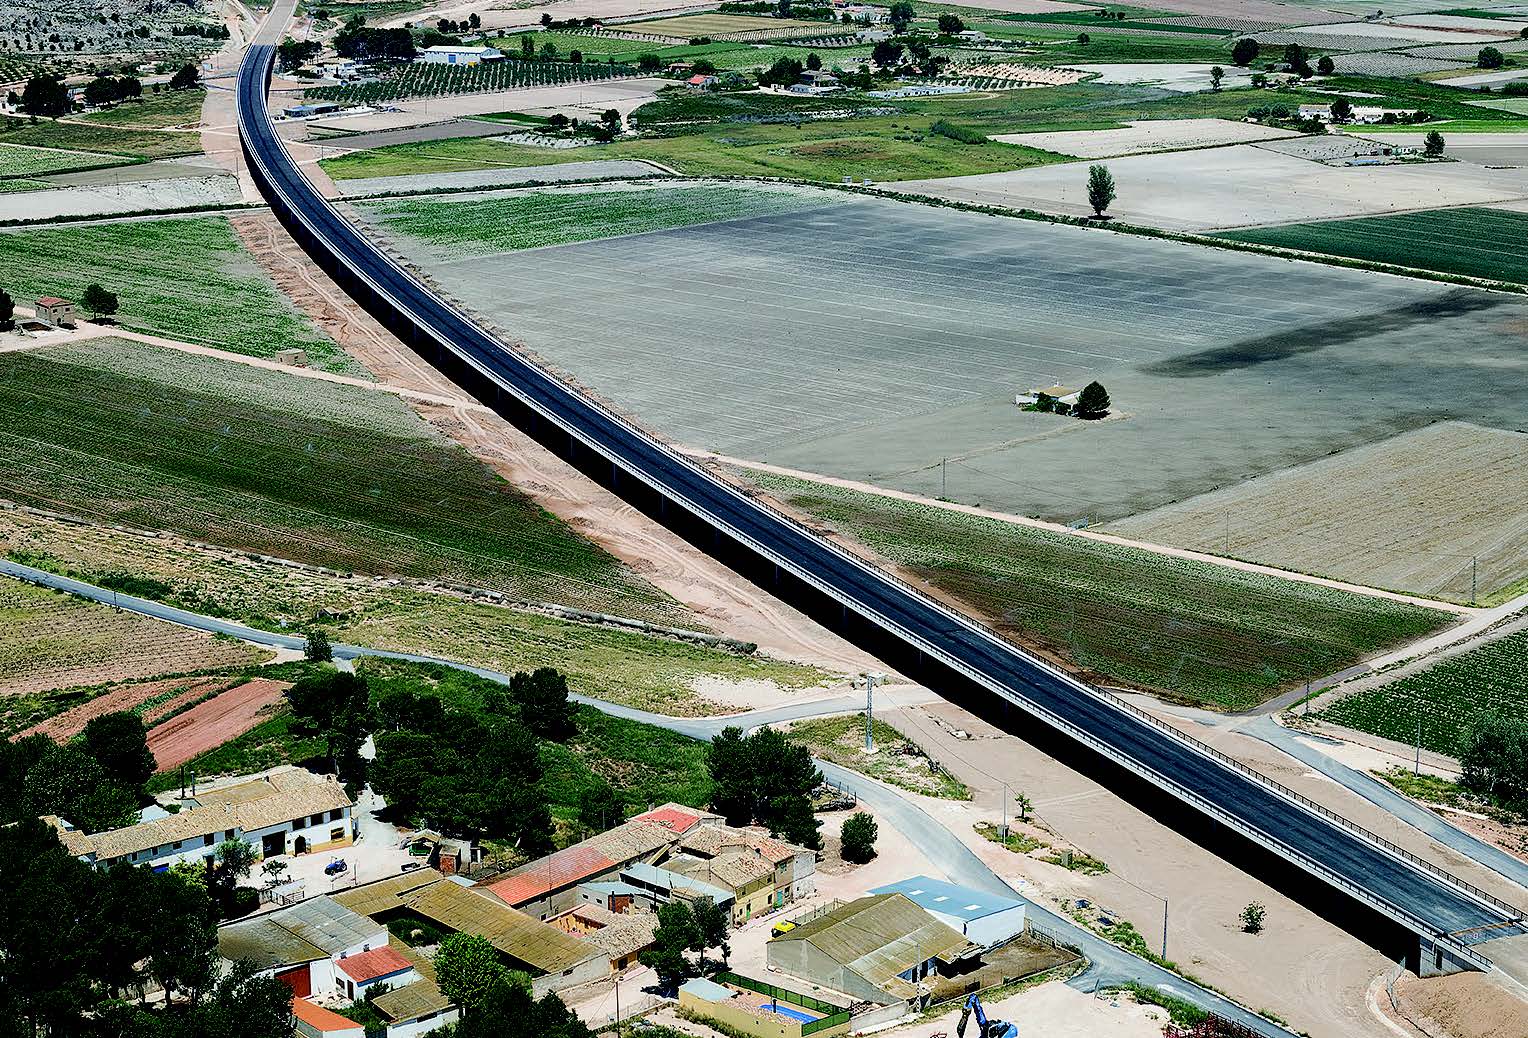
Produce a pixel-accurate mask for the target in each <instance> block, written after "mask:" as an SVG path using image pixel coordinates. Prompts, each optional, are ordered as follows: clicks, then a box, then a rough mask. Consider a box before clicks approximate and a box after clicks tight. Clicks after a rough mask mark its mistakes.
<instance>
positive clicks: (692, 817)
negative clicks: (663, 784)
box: [632, 804, 700, 833]
mask: <svg viewBox="0 0 1528 1038" xmlns="http://www.w3.org/2000/svg"><path fill="white" fill-rule="evenodd" d="M632 821H634V822H654V823H656V824H658V825H661V826H663V827H664V828H665V829H672V830H673V831H674V832H676V833H682V832H685V831H686V830H688V829H689V828H690V827H691V826H692V825H694V824H695V823H696V822H698V821H700V812H699V811H695V810H693V809H691V808H688V807H685V806H684V805H683V804H664V805H663V806H662V807H656V808H653V810H651V811H648V812H647V813H646V814H640V815H637V816H636V817H635V818H633V819H632Z"/></svg>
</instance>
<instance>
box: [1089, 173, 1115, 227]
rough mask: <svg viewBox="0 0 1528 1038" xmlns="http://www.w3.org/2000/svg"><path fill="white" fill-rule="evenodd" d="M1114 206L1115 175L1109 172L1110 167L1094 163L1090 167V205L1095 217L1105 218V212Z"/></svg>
mask: <svg viewBox="0 0 1528 1038" xmlns="http://www.w3.org/2000/svg"><path fill="white" fill-rule="evenodd" d="M1112 204H1114V174H1113V173H1110V172H1109V167H1108V166H1105V165H1103V164H1102V163H1094V164H1093V165H1091V166H1089V167H1088V205H1090V206H1092V207H1093V215H1095V216H1103V215H1104V211H1105V210H1107V209H1108V208H1109V206H1111V205H1112Z"/></svg>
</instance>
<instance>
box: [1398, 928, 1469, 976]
mask: <svg viewBox="0 0 1528 1038" xmlns="http://www.w3.org/2000/svg"><path fill="white" fill-rule="evenodd" d="M1406 968H1407V969H1409V970H1411V972H1413V973H1415V974H1416V975H1417V976H1419V977H1443V976H1447V975H1448V974H1450V973H1467V972H1470V971H1472V970H1479V969H1480V967H1479V966H1478V965H1477V964H1475V963H1472V962H1470V961H1468V960H1466V959H1464V958H1461V957H1460V956H1458V955H1456V954H1455V953H1454V952H1453V951H1451V950H1450V949H1449V948H1448V947H1447V946H1446V945H1443V944H1439V943H1438V942H1437V941H1435V940H1433V939H1432V938H1431V937H1422V936H1418V937H1417V946H1416V948H1415V956H1414V957H1413V956H1412V955H1408V956H1407V958H1406Z"/></svg>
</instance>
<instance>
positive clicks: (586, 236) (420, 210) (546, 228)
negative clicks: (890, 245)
mask: <svg viewBox="0 0 1528 1038" xmlns="http://www.w3.org/2000/svg"><path fill="white" fill-rule="evenodd" d="M462 201H463V199H462V198H461V197H460V196H453V197H452V198H450V199H449V200H447V199H437V200H423V199H420V200H408V201H400V202H371V203H363V204H362V205H361V206H360V208H361V209H362V211H364V212H365V213H367V214H368V216H369V218H371V219H374V220H377V221H379V222H380V223H382V224H384V225H385V226H386V227H387V228H388V229H389V230H390V231H393V232H395V233H398V234H404V235H407V236H408V237H410V238H412V239H414V240H415V241H418V242H422V243H425V244H428V245H430V246H432V247H433V251H434V252H435V253H436V254H437V256H438V257H439V258H440V259H442V260H451V259H455V258H461V257H463V256H470V255H487V254H491V253H495V252H503V251H508V250H515V249H535V248H542V247H545V246H551V245H566V244H569V243H572V242H579V241H587V240H590V239H592V238H614V237H620V236H623V235H628V234H645V233H649V232H652V231H661V230H666V229H668V228H670V227H684V226H689V225H692V224H701V223H711V222H715V221H720V220H737V219H746V218H748V217H754V216H767V215H770V214H772V213H783V212H793V211H796V210H801V209H811V208H816V207H818V206H822V205H826V204H830V203H831V202H832V199H831V198H827V197H824V196H823V195H822V194H821V193H820V192H809V191H802V190H799V189H793V188H768V187H744V186H732V185H721V184H717V185H712V186H701V187H694V186H687V187H682V188H665V187H654V188H647V187H636V186H633V187H628V188H617V189H614V190H611V189H588V190H569V191H536V190H526V191H517V192H514V193H507V194H494V195H486V196H476V197H472V198H471V200H470V203H471V204H470V205H463V204H462Z"/></svg>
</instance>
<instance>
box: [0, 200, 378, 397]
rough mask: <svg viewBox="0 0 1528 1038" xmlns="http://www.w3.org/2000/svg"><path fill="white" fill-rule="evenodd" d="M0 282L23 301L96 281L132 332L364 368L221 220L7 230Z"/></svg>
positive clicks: (68, 293)
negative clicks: (293, 351)
mask: <svg viewBox="0 0 1528 1038" xmlns="http://www.w3.org/2000/svg"><path fill="white" fill-rule="evenodd" d="M0 282H3V283H4V284H5V285H6V287H7V288H8V289H9V290H10V292H11V294H12V295H13V296H15V297H17V298H25V297H27V296H38V295H61V296H65V297H69V298H74V299H78V298H79V297H80V294H81V293H82V292H84V290H85V286H86V285H88V284H90V283H92V282H95V283H98V284H101V285H104V286H105V287H106V288H108V289H110V290H111V291H113V292H116V293H117V297H118V298H119V299H120V301H121V310H120V311H119V312H118V313H117V316H116V320H117V321H118V323H119V324H121V325H122V326H124V327H127V328H131V329H132V330H134V331H140V332H158V333H162V334H164V335H168V336H170V337H172V338H177V339H186V340H190V341H192V342H199V343H205V344H207V345H210V346H218V347H221V348H223V349H227V350H232V351H234V352H236V353H247V354H250V355H252V356H256V357H270V356H272V355H274V354H275V352H276V351H277V350H279V349H284V348H287V347H298V348H300V349H303V350H306V351H307V354H308V359H309V361H310V362H311V363H312V364H313V366H314V367H319V368H324V369H326V370H330V371H346V372H352V373H353V372H356V371H357V370H358V365H356V364H355V362H354V361H352V360H350V358H349V357H348V356H346V355H345V353H344V352H343V351H342V350H340V348H339V347H338V346H336V345H335V344H334V343H333V342H331V341H330V340H329V339H328V338H327V337H325V336H324V335H323V334H322V333H320V332H319V331H318V330H317V329H316V328H314V327H313V325H312V324H310V323H309V321H308V319H307V318H306V317H304V316H303V315H301V314H300V313H298V312H297V310H296V308H295V307H293V305H292V304H291V302H289V301H288V300H287V299H286V298H285V297H284V296H282V295H281V293H280V292H279V291H278V290H277V288H276V286H275V285H274V284H272V283H271V281H270V279H269V278H268V277H266V275H265V274H264V272H262V271H261V270H260V268H259V267H258V266H256V264H255V262H254V260H253V259H252V258H251V257H250V256H249V255H248V254H247V253H246V252H245V251H244V247H243V245H242V244H240V242H239V239H238V237H237V236H236V235H235V234H234V233H233V229H232V228H231V227H229V225H228V221H227V220H225V219H223V218H222V217H217V216H208V217H198V218H195V219H167V220H145V221H134V222H127V223H103V224H93V225H89V226H79V227H50V228H46V229H34V228H28V229H26V230H18V231H5V232H0Z"/></svg>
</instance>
